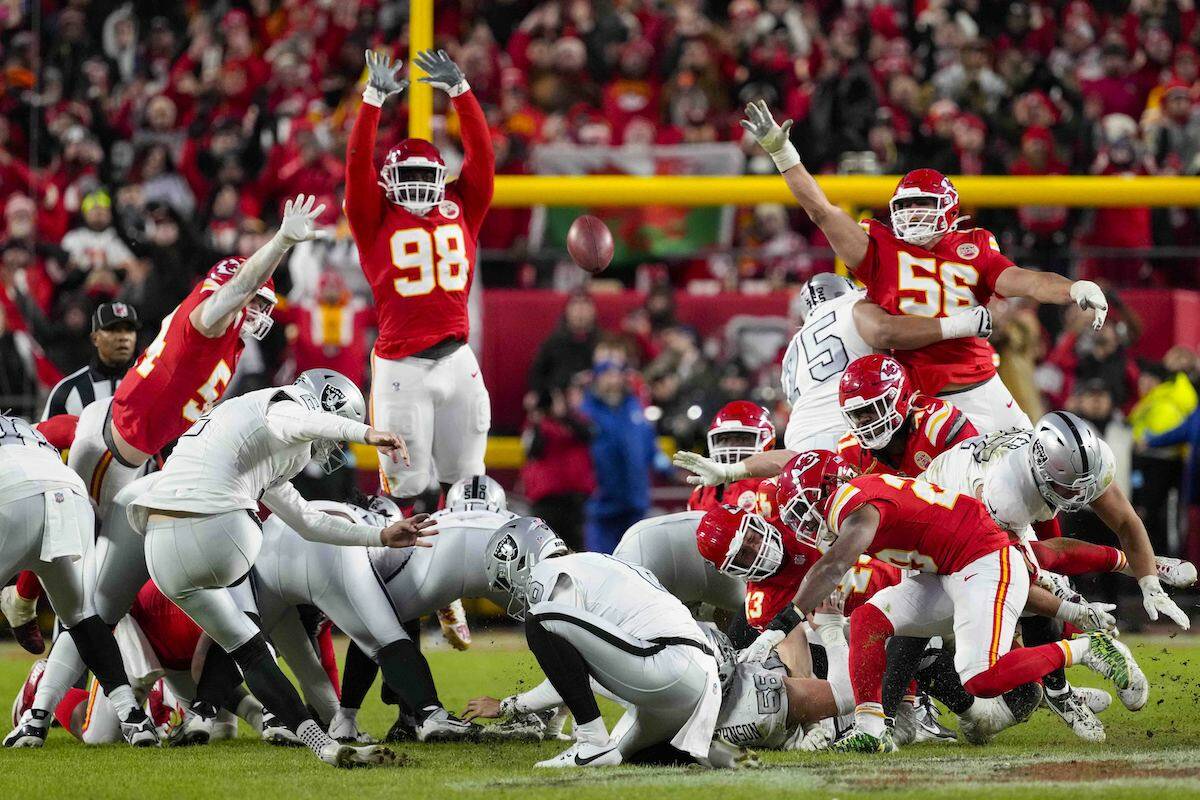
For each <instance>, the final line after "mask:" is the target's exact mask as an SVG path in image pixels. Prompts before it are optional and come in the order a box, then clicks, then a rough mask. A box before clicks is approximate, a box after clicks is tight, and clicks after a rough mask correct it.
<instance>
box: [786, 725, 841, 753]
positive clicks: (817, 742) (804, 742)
mask: <svg viewBox="0 0 1200 800" xmlns="http://www.w3.org/2000/svg"><path fill="white" fill-rule="evenodd" d="M832 744H833V733H832V732H830V730H829V729H828V728H826V727H825V726H824V725H819V724H818V725H814V726H813V727H812V728H811V729H809V731H808V733H806V734H804V736H803V737H802V738H801V739H800V741H799V742H798V743H797V744H796V746H795V747H792V748H789V749H791V750H802V751H803V752H805V753H819V752H821V751H823V750H828V749H829V746H830V745H832Z"/></svg>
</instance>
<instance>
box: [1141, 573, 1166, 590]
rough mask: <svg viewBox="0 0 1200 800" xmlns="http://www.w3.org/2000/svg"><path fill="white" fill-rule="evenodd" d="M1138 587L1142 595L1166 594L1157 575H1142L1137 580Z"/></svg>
mask: <svg viewBox="0 0 1200 800" xmlns="http://www.w3.org/2000/svg"><path fill="white" fill-rule="evenodd" d="M1138 586H1139V587H1140V588H1141V590H1142V594H1166V592H1164V591H1163V588H1162V583H1160V582H1159V580H1158V576H1157V575H1143V576H1142V577H1140V578H1138Z"/></svg>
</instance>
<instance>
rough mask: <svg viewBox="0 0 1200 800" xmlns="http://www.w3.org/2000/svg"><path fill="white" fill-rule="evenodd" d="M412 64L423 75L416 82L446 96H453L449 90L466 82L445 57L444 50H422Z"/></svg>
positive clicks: (456, 65)
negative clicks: (439, 91) (444, 93)
mask: <svg viewBox="0 0 1200 800" xmlns="http://www.w3.org/2000/svg"><path fill="white" fill-rule="evenodd" d="M413 64H415V65H416V66H417V67H419V68H420V69H421V71H422V72H424V73H425V76H424V77H421V78H417V80H418V81H420V82H421V83H428V84H429V85H430V86H432V87H433V88H435V89H441V90H442V91H443V92H446V93H448V94H453V92H451V90H452V89H454V88H455V87H456V86H458V85H459V84H460V83H463V82H464V81H465V80H466V76H465V75H463V71H462V70H461V69H459V68H458V64H455V63H454V61H453V60H452V59H451V58H450V56H448V55H446V51H445V50H424V51H422V52H420V53H417V57H416V58H414V59H413Z"/></svg>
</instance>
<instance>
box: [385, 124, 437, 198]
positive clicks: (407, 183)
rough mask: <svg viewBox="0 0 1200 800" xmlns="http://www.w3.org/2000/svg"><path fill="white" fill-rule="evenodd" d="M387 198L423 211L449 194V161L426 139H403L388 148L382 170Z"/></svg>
mask: <svg viewBox="0 0 1200 800" xmlns="http://www.w3.org/2000/svg"><path fill="white" fill-rule="evenodd" d="M379 179H380V180H379V185H380V186H382V187H383V191H384V192H385V193H386V194H387V199H388V200H391V201H392V202H393V203H395V204H396V205H398V206H404V208H406V209H408V210H409V211H411V212H413V213H414V214H424V213H425V212H426V211H428V210H429V209H431V208H433V207H434V206H436V205H437V204H438V203H440V202H442V200H444V199H445V198H446V162H445V161H443V160H442V154H441V153H439V152H438V149H437V148H436V147H434V146H433V145H432V144H431V143H429V142H427V141H425V140H424V139H404V140H402V141H401V142H400V144H398V145H396V146H395V147H393V148H392V149H391V150H389V151H388V154H387V157H386V158H385V159H384V160H383V167H382V168H381V169H380V170H379Z"/></svg>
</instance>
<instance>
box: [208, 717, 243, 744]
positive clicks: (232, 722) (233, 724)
mask: <svg viewBox="0 0 1200 800" xmlns="http://www.w3.org/2000/svg"><path fill="white" fill-rule="evenodd" d="M237 735H238V718H237V716H236V715H235V714H233V713H231V712H229V711H226V710H224V709H222V710H221V711H220V712H219V713H218V714H217V718H216V719H214V720H213V726H212V738H211V739H210V741H213V742H223V741H226V740H227V739H236V738H237Z"/></svg>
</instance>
